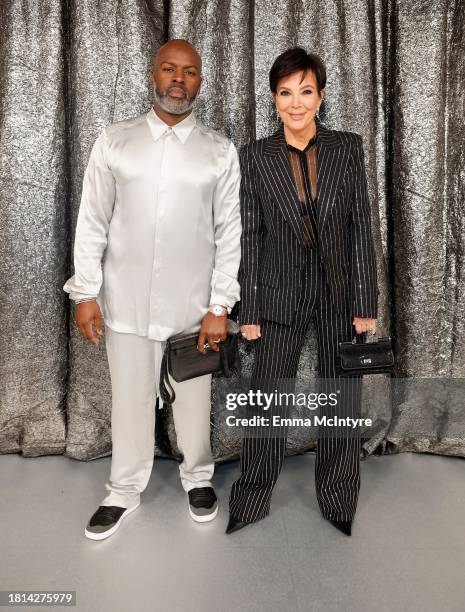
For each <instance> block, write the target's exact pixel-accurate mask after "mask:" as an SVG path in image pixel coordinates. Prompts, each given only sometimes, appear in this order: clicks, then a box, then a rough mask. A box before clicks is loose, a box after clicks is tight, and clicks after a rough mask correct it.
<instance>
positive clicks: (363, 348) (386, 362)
mask: <svg viewBox="0 0 465 612" xmlns="http://www.w3.org/2000/svg"><path fill="white" fill-rule="evenodd" d="M364 335H365V334H356V336H354V339H353V340H352V342H339V363H338V368H337V374H338V376H364V375H368V374H392V373H393V369H394V352H393V350H392V343H391V338H390V337H387V338H379V339H378V340H377V341H376V342H364Z"/></svg>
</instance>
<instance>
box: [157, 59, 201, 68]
mask: <svg viewBox="0 0 465 612" xmlns="http://www.w3.org/2000/svg"><path fill="white" fill-rule="evenodd" d="M161 63H162V64H169V65H170V66H179V64H176V63H175V62H169V61H168V60H163V61H162V62H161ZM182 67H183V68H195V69H196V70H198V68H197V66H196V65H195V64H189V65H188V66H182Z"/></svg>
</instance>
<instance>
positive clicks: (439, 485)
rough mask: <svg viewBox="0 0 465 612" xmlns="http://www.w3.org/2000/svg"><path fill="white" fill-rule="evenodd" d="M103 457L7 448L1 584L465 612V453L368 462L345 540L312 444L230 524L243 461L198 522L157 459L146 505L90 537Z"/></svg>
mask: <svg viewBox="0 0 465 612" xmlns="http://www.w3.org/2000/svg"><path fill="white" fill-rule="evenodd" d="M109 466H110V459H109V458H105V459H99V460H96V461H93V462H90V463H81V462H78V461H74V460H70V459H67V458H65V457H62V456H48V457H38V458H34V459H24V458H22V457H21V456H19V455H4V456H1V457H0V487H1V492H2V496H1V500H2V501H1V506H0V528H1V532H2V533H1V550H2V552H1V556H0V589H1V590H9V589H17V590H26V589H29V590H43V589H48V590H60V589H69V590H75V591H76V592H77V602H78V603H77V606H76V608H74V609H77V610H79V611H83V612H91V611H96V612H107V611H108V612H110V611H111V612H120V611H121V612H123V611H125V612H126V611H128V612H129V611H134V612H139V611H141V612H142V611H144V612H145V611H148V610H164V611H166V612H172V611H173V612H174V611H183V612H185V611H187V612H191V611H192V612H197V611H198V612H210V611H211V612H217V611H224V612H231V611H235V610H241V611H246V612H249V611H254V610H260V611H262V610H263V611H266V612H272V611H274V610H276V611H279V612H287V611H294V610H295V611H305V612H307V611H312V612H313V611H316V612H333V611H337V612H351V611H355V610H357V611H358V610H366V611H368V612H375V611H377V612H378V611H379V612H385V611H386V612H401V611H408V612H420V611H421V612H430V611H431V612H436V611H437V612H439V611H441V612H464V610H465V524H464V523H465V521H464V517H465V460H464V459H460V458H447V457H439V456H433V455H418V454H401V455H394V456H383V457H370V458H368V459H367V460H365V461H364V462H363V463H362V489H361V494H360V499H359V506H358V510H357V517H356V521H355V523H354V527H353V532H352V537H351V538H348V537H346V536H344V535H342V534H340V533H339V532H338V531H336V529H334V527H332V526H331V525H330V524H329V523H328V522H327V521H325V520H324V519H322V517H321V515H320V513H319V510H318V507H317V503H316V499H315V494H314V490H313V487H314V476H313V468H314V456H313V455H312V454H308V455H303V456H298V457H292V458H288V459H287V460H286V462H285V466H284V470H283V473H282V476H281V478H280V481H279V483H278V485H277V488H276V491H275V494H274V498H273V508H272V514H271V515H270V516H269V517H268V518H267V519H265V520H263V521H261V522H259V523H257V524H255V525H253V526H251V527H247V528H246V529H244V530H242V531H241V532H238V533H236V534H233V535H231V536H226V535H225V534H224V529H225V525H226V521H227V496H228V493H229V489H230V486H231V483H232V481H233V479H234V478H235V477H236V475H237V470H238V463H237V462H233V463H230V464H226V465H221V466H219V467H218V468H217V472H216V476H215V483H216V488H217V493H218V495H219V498H220V503H221V507H220V513H219V515H218V517H217V519H216V520H215V521H213V522H212V523H209V524H205V525H198V524H195V523H193V522H192V520H191V519H190V517H189V515H188V513H187V506H186V498H185V496H184V494H183V492H182V490H181V488H180V484H179V480H178V468H177V464H176V463H175V462H173V461H170V460H156V462H155V469H154V471H153V473H152V478H151V481H150V483H149V486H148V488H147V490H146V491H145V493H144V495H143V498H142V504H141V506H140V507H139V509H138V510H137V511H136V512H134V513H133V514H132V515H130V516H129V517H128V518H127V519H126V520H125V522H123V524H122V527H121V529H120V530H119V531H118V532H117V533H116V534H115V535H114V536H112V537H111V538H109V539H108V540H105V541H102V542H92V541H89V540H87V539H86V538H85V537H84V535H83V529H84V525H85V522H86V520H87V519H88V518H89V516H90V515H91V514H92V513H93V511H94V510H95V509H96V506H97V505H98V502H99V501H100V500H101V498H102V495H103V489H102V487H103V484H104V482H105V480H106V478H107V476H108V472H109ZM2 609H3V608H2ZM4 609H7V608H4ZM22 609H23V610H24V609H25V608H22ZM28 609H29V608H28ZM31 609H33V608H31ZM34 609H37V608H34ZM41 609H52V608H48V607H47V608H43V607H42V608H41ZM55 609H57V608H55ZM59 609H63V608H59ZM71 609H73V608H71Z"/></svg>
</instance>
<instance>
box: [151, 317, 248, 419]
mask: <svg viewBox="0 0 465 612" xmlns="http://www.w3.org/2000/svg"><path fill="white" fill-rule="evenodd" d="M238 332H239V328H238V325H237V324H236V323H235V322H234V321H231V320H229V319H228V335H227V336H226V339H225V340H224V341H223V342H220V343H219V349H220V350H219V351H214V350H212V348H211V347H210V346H209V345H208V343H206V344H205V348H206V349H207V352H206V353H205V354H203V353H201V352H200V351H199V350H198V348H197V341H198V339H199V332H198V331H197V332H194V333H191V334H176V335H175V336H172V337H171V338H168V340H167V341H166V346H165V351H164V353H163V359H162V362H161V370H160V397H161V399H162V401H163V404H164V405H165V407H166V406H170V405H171V404H172V403H173V402H174V401H175V399H176V393H175V392H174V389H173V387H172V385H171V383H170V380H169V376H168V373H169V374H170V375H171V376H172V377H173V379H174V380H175V381H176V382H183V381H184V380H190V379H191V378H197V377H198V376H204V375H205V374H213V373H214V372H222V373H223V375H224V376H226V377H227V378H230V377H231V376H233V375H235V374H239V372H240V360H239V351H238V337H239V333H238Z"/></svg>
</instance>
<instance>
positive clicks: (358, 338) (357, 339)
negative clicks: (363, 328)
mask: <svg viewBox="0 0 465 612" xmlns="http://www.w3.org/2000/svg"><path fill="white" fill-rule="evenodd" d="M366 336H367V333H366V332H362V333H360V334H357V332H355V336H354V337H353V338H352V344H365V342H366Z"/></svg>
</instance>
